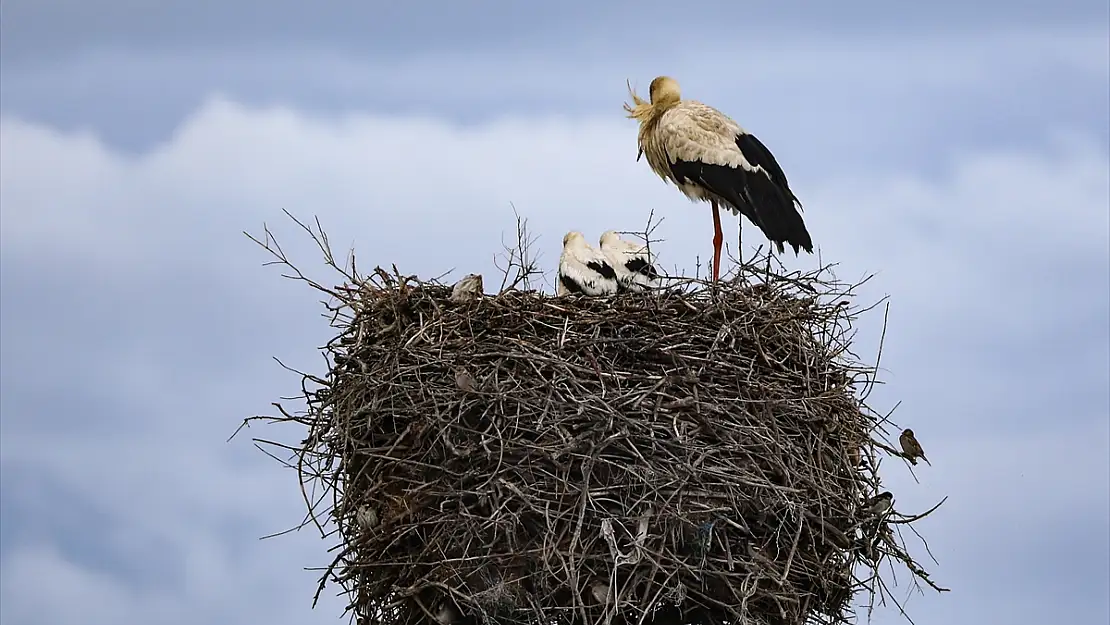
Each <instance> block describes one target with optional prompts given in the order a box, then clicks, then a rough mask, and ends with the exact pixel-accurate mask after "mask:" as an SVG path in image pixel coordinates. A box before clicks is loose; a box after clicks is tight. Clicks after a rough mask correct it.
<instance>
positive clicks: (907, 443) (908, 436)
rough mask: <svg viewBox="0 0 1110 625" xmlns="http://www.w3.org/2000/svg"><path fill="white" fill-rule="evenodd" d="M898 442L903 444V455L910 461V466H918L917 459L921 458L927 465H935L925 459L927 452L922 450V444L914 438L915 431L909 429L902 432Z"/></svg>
mask: <svg viewBox="0 0 1110 625" xmlns="http://www.w3.org/2000/svg"><path fill="white" fill-rule="evenodd" d="M898 442H899V443H901V444H902V453H903V454H904V455H905V456H906V460H909V461H910V464H912V465H914V466H917V459H918V458H921V459H922V460H924V461H925V464H927V465H929V466H933V463H932V462H929V459H928V458H926V457H925V452H924V451H923V450H922V449H921V443H919V442H917V439H916V438H914V435H913V430H911V429H909V428H906V429H904V430H902V435H901V436H899V437H898Z"/></svg>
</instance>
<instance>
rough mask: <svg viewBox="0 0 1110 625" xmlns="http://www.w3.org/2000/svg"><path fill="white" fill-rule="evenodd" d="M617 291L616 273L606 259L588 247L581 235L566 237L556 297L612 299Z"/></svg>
mask: <svg viewBox="0 0 1110 625" xmlns="http://www.w3.org/2000/svg"><path fill="white" fill-rule="evenodd" d="M617 288H618V286H617V273H616V272H615V271H613V266H612V265H610V264H609V261H608V260H607V259H606V258H605V255H604V254H602V253H601V252H599V251H598V250H596V249H594V248H592V247H590V244H589V243H586V237H584V236H582V233H581V232H574V231H571V232H568V233H566V235H565V236H564V237H563V254H562V256H560V257H559V277H558V279H557V280H556V283H555V294H556V295H560V296H561V295H567V294H568V293H583V294H585V295H612V294H614V293H616V292H617Z"/></svg>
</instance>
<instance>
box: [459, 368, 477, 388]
mask: <svg viewBox="0 0 1110 625" xmlns="http://www.w3.org/2000/svg"><path fill="white" fill-rule="evenodd" d="M455 386H457V387H458V388H459V390H460V391H462V392H464V393H473V392H474V391H476V390H478V380H475V379H474V375H473V374H471V373H470V372H469V371H467V370H466V368H464V367H457V368H456V369H455Z"/></svg>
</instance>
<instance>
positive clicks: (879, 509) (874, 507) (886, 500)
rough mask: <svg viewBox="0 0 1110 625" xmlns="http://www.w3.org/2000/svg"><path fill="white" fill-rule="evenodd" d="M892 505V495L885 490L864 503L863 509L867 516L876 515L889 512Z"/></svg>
mask: <svg viewBox="0 0 1110 625" xmlns="http://www.w3.org/2000/svg"><path fill="white" fill-rule="evenodd" d="M893 504H894V494H893V493H891V492H890V491H889V490H887V491H883V492H881V493H879V494H878V495H875V496H874V497H871V498H869V499H868V500H867V501H866V502H864V504H863V509H864V511H865V512H867V513H868V514H869V515H878V514H882V513H884V512H886V511H887V510H890V508H891V506H892V505H893Z"/></svg>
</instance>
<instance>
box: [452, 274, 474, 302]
mask: <svg viewBox="0 0 1110 625" xmlns="http://www.w3.org/2000/svg"><path fill="white" fill-rule="evenodd" d="M482 292H483V288H482V274H480V273H471V274H467V275H465V276H463V277H462V279H461V280H459V281H458V282H456V283H455V286H454V287H453V288H452V289H451V295H450V296H449V297H448V298H447V299H449V300H450V301H452V302H454V303H456V304H461V303H463V302H469V301H473V300H476V299H478V298H480V297H482Z"/></svg>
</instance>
